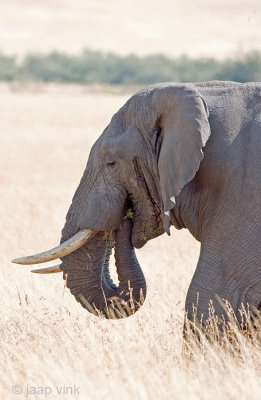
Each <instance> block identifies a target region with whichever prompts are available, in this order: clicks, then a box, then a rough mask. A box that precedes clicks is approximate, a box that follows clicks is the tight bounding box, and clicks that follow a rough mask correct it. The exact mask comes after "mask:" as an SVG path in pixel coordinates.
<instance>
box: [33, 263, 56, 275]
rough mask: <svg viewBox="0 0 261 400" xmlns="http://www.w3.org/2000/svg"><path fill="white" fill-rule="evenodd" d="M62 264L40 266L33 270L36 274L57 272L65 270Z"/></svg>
mask: <svg viewBox="0 0 261 400" xmlns="http://www.w3.org/2000/svg"><path fill="white" fill-rule="evenodd" d="M60 265H61V264H58V265H54V266H52V267H46V268H39V269H32V271H31V272H33V273H35V274H55V273H56V272H63V271H62V270H61V268H60Z"/></svg>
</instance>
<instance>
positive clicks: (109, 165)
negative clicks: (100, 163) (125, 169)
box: [107, 161, 115, 167]
mask: <svg viewBox="0 0 261 400" xmlns="http://www.w3.org/2000/svg"><path fill="white" fill-rule="evenodd" d="M114 165H115V161H109V162H107V166H108V167H113V166H114Z"/></svg>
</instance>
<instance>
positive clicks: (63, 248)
mask: <svg viewBox="0 0 261 400" xmlns="http://www.w3.org/2000/svg"><path fill="white" fill-rule="evenodd" d="M96 233H97V232H95V231H92V230H91V229H81V230H80V231H79V232H77V233H76V234H75V235H73V236H72V237H71V238H70V239H68V240H66V241H65V242H63V243H62V244H60V245H59V246H57V247H54V248H53V249H50V250H47V251H44V252H43V253H38V254H34V255H33V256H26V257H20V258H15V259H14V260H12V262H13V263H16V264H24V265H29V264H40V263H43V262H47V261H52V260H56V259H57V258H61V257H64V256H67V255H68V254H70V253H72V252H73V251H75V250H77V249H79V247H81V246H82V245H83V244H84V243H85V242H87V240H89V239H90V238H91V237H92V236H94V235H96Z"/></svg>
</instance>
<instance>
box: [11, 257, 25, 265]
mask: <svg viewBox="0 0 261 400" xmlns="http://www.w3.org/2000/svg"><path fill="white" fill-rule="evenodd" d="M22 259H23V258H14V259H13V260H12V263H14V264H23V263H22V262H21V261H22Z"/></svg>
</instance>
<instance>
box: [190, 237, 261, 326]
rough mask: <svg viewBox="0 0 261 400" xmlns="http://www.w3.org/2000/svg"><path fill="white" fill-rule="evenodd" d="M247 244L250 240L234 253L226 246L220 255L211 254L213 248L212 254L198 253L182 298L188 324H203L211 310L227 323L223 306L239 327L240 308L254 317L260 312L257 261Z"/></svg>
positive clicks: (259, 266) (260, 264) (260, 263)
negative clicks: (198, 255) (228, 307)
mask: <svg viewBox="0 0 261 400" xmlns="http://www.w3.org/2000/svg"><path fill="white" fill-rule="evenodd" d="M249 243H253V240H249V241H246V242H245V244H242V242H241V243H239V244H238V247H237V249H236V250H235V247H234V249H233V246H232V243H231V242H230V243H229V242H228V244H227V246H225V245H224V247H223V249H222V252H218V251H217V250H216V249H215V251H213V246H211V249H212V252H211V250H209V249H207V250H206V249H203V251H202V249H201V255H200V258H199V262H198V265H197V268H196V271H195V273H194V276H193V278H192V281H191V284H190V286H189V289H188V293H187V297H186V305H185V307H186V312H187V315H188V319H189V320H190V321H193V322H194V321H195V319H196V320H197V321H202V322H203V323H204V322H205V321H206V319H207V318H208V317H209V316H210V313H212V312H213V309H214V311H215V315H217V316H218V317H220V318H222V319H225V320H228V319H229V314H228V313H227V309H226V307H225V304H226V302H228V303H229V306H230V307H231V308H232V310H233V313H234V315H235V316H236V318H237V320H238V323H239V324H241V323H242V321H241V318H242V316H241V312H240V310H242V308H244V307H245V309H246V310H247V309H248V308H249V310H250V311H251V312H252V313H254V314H255V312H256V310H259V309H260V308H261V306H260V303H261V283H260V282H261V257H260V258H259V257H258V252H257V251H256V249H255V248H254V246H253V248H251V246H250V244H249ZM234 244H235V241H234ZM213 253H214V254H213ZM259 253H260V250H259ZM210 306H211V307H210ZM241 326H242V325H241Z"/></svg>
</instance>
